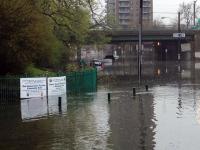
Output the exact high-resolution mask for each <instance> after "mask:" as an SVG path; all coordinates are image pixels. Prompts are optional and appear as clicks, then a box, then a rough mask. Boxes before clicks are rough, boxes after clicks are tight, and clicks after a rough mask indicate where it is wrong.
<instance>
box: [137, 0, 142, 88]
mask: <svg viewBox="0 0 200 150" xmlns="http://www.w3.org/2000/svg"><path fill="white" fill-rule="evenodd" d="M139 11H140V12H139V46H138V58H137V59H138V84H139V86H140V84H141V69H142V68H141V55H142V24H143V0H140V10H139Z"/></svg>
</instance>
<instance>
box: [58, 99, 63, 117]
mask: <svg viewBox="0 0 200 150" xmlns="http://www.w3.org/2000/svg"><path fill="white" fill-rule="evenodd" d="M58 110H59V113H60V114H61V113H62V97H58Z"/></svg>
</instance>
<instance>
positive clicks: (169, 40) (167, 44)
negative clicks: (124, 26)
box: [107, 30, 195, 60]
mask: <svg viewBox="0 0 200 150" xmlns="http://www.w3.org/2000/svg"><path fill="white" fill-rule="evenodd" d="M174 33H177V30H149V31H143V33H142V42H143V45H144V52H145V50H147V49H148V50H147V51H149V49H151V50H152V52H150V53H147V55H151V56H153V57H154V59H156V60H166V59H167V60H177V59H178V41H180V44H181V45H182V46H184V45H189V46H187V48H188V50H187V49H182V51H181V60H191V59H193V56H194V51H195V49H194V45H193V41H194V39H195V31H194V30H182V31H181V33H185V37H183V38H176V37H173V34H174ZM107 36H109V37H111V41H110V43H111V44H115V45H121V46H120V47H122V48H124V50H127V48H126V47H128V46H127V45H129V47H132V49H135V51H136V49H137V45H138V41H139V36H138V31H133V30H132V31H131V30H123V31H119V30H118V31H112V32H110V33H108V34H107ZM145 46H146V49H145ZM189 47H190V48H189ZM182 48H183V47H182ZM152 53H153V55H152ZM166 53H167V54H166Z"/></svg>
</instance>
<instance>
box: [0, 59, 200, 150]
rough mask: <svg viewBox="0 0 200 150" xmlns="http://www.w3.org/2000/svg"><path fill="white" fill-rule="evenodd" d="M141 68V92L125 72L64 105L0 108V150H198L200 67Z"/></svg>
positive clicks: (53, 101) (44, 102)
mask: <svg viewBox="0 0 200 150" xmlns="http://www.w3.org/2000/svg"><path fill="white" fill-rule="evenodd" d="M145 65H146V66H145ZM149 67H152V69H151V68H149ZM143 68H148V69H149V70H151V72H149V73H148V72H145V69H144V70H143V80H144V81H145V82H143V83H142V85H141V87H140V89H139V88H138V87H137V85H136V84H135V82H133V81H135V80H136V79H134V77H133V78H132V80H133V81H131V80H130V79H131V77H130V76H128V75H127V74H128V73H127V72H128V71H127V72H126V74H125V75H127V76H128V78H127V79H126V78H124V79H123V80H118V79H117V78H116V79H115V80H116V81H115V82H112V83H107V84H103V85H101V84H100V85H99V86H98V90H97V92H95V93H85V94H80V95H73V96H72V95H71V96H69V95H68V96H66V95H63V96H62V106H58V98H57V97H49V98H48V99H45V98H44V99H28V100H21V102H20V104H16V105H0V150H27V149H28V150H199V148H200V142H199V139H200V78H199V76H200V64H199V63H194V62H182V63H181V65H179V64H178V63H176V62H168V63H156V64H151V63H146V64H143ZM116 72H117V71H116ZM116 72H115V73H116ZM125 75H124V76H125ZM145 84H148V85H149V90H148V91H147V92H146V91H145V88H144V85H145ZM133 87H136V96H133V94H132V88H133ZM108 92H110V93H111V100H110V101H108V98H107V93H108Z"/></svg>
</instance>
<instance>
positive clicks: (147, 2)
mask: <svg viewBox="0 0 200 150" xmlns="http://www.w3.org/2000/svg"><path fill="white" fill-rule="evenodd" d="M139 10H140V0H107V14H108V16H109V17H108V24H115V26H118V27H120V28H127V29H137V28H138V24H139ZM152 25H153V0H143V27H144V28H151V27H152Z"/></svg>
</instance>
